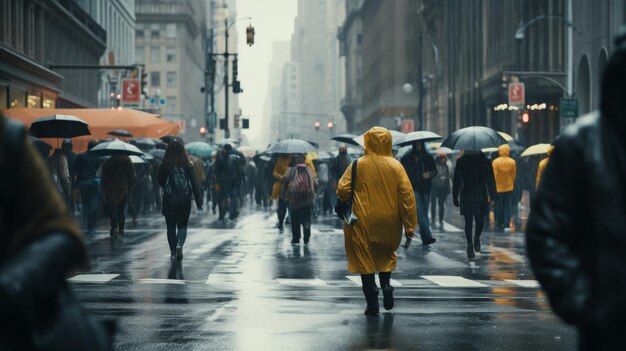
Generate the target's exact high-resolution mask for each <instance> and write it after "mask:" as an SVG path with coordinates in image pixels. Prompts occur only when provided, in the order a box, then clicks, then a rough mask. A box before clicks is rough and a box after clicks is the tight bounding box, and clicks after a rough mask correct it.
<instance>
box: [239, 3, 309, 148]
mask: <svg viewBox="0 0 626 351" xmlns="http://www.w3.org/2000/svg"><path fill="white" fill-rule="evenodd" d="M297 8H298V1H297V0H237V18H242V17H252V26H253V27H254V30H255V38H254V46H252V47H249V46H247V45H246V35H245V34H246V31H245V28H246V27H247V26H248V22H247V21H242V22H240V23H239V25H238V30H239V77H240V80H241V85H242V89H243V90H244V92H243V94H241V95H239V105H240V107H241V109H242V110H243V115H244V116H246V117H248V116H249V117H250V128H251V129H250V130H249V131H246V132H245V133H246V134H247V135H248V138H249V140H250V142H251V144H252V145H253V146H257V147H261V146H262V145H260V144H259V142H258V141H257V140H255V139H258V136H260V135H261V133H262V132H265V133H267V127H265V128H264V127H263V126H261V125H260V124H261V118H262V114H263V104H264V103H265V98H266V96H267V90H268V85H269V82H268V79H269V77H268V70H269V64H270V61H271V60H272V43H273V42H275V41H289V40H290V39H291V34H292V33H293V22H294V19H295V17H296V15H297Z"/></svg>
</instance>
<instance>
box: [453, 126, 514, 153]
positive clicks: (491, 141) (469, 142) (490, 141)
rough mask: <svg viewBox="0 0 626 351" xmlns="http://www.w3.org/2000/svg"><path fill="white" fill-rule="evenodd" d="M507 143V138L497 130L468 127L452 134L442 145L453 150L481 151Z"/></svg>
mask: <svg viewBox="0 0 626 351" xmlns="http://www.w3.org/2000/svg"><path fill="white" fill-rule="evenodd" d="M502 144H506V140H504V138H503V137H502V136H501V135H500V134H498V132H496V131H495V130H493V129H491V128H487V127H479V126H474V127H466V128H463V129H459V130H457V131H456V132H454V133H452V134H450V135H449V136H448V137H447V138H446V139H445V140H444V141H443V142H442V143H441V146H442V147H447V148H449V149H453V150H466V151H481V149H486V148H490V147H496V148H497V147H498V146H500V145H502Z"/></svg>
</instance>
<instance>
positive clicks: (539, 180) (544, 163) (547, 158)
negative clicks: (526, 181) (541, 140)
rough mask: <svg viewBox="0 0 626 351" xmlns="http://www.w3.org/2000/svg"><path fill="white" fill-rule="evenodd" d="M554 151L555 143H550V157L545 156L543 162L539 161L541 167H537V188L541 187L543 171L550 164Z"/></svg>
mask: <svg viewBox="0 0 626 351" xmlns="http://www.w3.org/2000/svg"><path fill="white" fill-rule="evenodd" d="M552 151H554V145H550V147H549V148H548V157H546V158H544V159H543V160H541V162H539V168H538V169H537V181H536V184H535V186H536V188H537V189H539V183H540V182H541V175H543V171H544V170H545V169H546V167H547V166H548V162H550V157H551V156H552Z"/></svg>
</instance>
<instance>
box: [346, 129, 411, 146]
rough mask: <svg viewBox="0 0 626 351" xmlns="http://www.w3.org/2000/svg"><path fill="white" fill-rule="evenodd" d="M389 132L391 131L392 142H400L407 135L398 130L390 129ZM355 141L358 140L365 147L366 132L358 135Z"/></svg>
mask: <svg viewBox="0 0 626 351" xmlns="http://www.w3.org/2000/svg"><path fill="white" fill-rule="evenodd" d="M389 133H391V143H392V144H397V143H399V142H401V141H402V139H404V138H405V137H406V134H404V133H402V132H399V131H397V130H392V129H390V130H389ZM354 141H356V142H357V144H359V145H360V146H363V147H365V134H363V135H359V136H358V137H356V138H355V139H354Z"/></svg>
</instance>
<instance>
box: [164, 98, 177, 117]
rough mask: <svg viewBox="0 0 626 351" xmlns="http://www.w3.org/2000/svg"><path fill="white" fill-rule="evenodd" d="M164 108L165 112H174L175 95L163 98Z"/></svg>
mask: <svg viewBox="0 0 626 351" xmlns="http://www.w3.org/2000/svg"><path fill="white" fill-rule="evenodd" d="M165 109H166V110H167V113H176V96H168V97H166V98H165Z"/></svg>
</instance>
